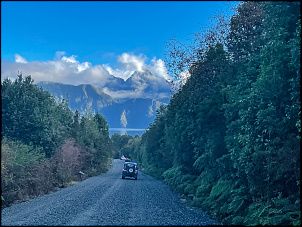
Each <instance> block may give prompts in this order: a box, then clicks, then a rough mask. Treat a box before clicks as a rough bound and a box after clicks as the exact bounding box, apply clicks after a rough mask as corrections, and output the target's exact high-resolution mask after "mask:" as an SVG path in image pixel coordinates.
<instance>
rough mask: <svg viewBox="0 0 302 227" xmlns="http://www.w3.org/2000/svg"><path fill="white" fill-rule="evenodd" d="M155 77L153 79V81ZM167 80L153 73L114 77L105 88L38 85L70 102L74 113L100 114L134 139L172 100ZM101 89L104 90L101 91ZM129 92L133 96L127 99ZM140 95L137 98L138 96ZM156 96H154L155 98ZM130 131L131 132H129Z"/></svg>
mask: <svg viewBox="0 0 302 227" xmlns="http://www.w3.org/2000/svg"><path fill="white" fill-rule="evenodd" d="M150 78H151V79H150ZM162 83H166V82H165V81H163V80H162V81H160V80H159V79H158V78H156V77H155V76H153V75H152V74H151V73H150V72H148V71H147V72H146V73H138V72H135V73H134V74H133V76H131V77H130V78H129V79H128V80H126V81H124V80H123V79H121V78H117V77H114V76H110V77H109V80H108V82H107V84H106V85H105V86H104V87H103V88H97V87H95V86H94V85H91V84H81V85H77V86H75V85H70V84H62V83H57V82H49V81H41V82H39V83H38V86H41V87H42V88H43V89H44V90H48V91H49V92H50V94H51V95H53V96H54V97H55V98H56V99H63V98H64V99H66V100H68V103H69V106H70V108H71V110H73V111H75V110H78V111H79V112H80V113H81V115H84V114H85V113H86V112H87V111H88V112H92V113H96V112H98V113H100V114H102V115H104V116H105V118H106V119H107V122H108V125H109V127H110V128H112V129H113V130H112V131H110V135H112V134H113V133H114V132H118V129H119V128H122V129H124V130H121V131H120V133H122V134H124V133H125V132H126V133H127V134H129V135H132V136H134V135H135V134H138V135H141V134H142V133H143V130H142V129H147V128H148V126H149V124H150V123H152V122H153V121H154V119H155V116H156V110H157V109H158V108H159V107H160V105H167V104H168V103H169V100H170V89H169V86H168V84H162ZM101 89H102V90H103V91H101ZM104 91H107V92H108V91H109V92H108V93H111V94H115V95H116V96H118V95H119V92H120V94H123V95H124V97H122V98H113V97H112V96H111V95H109V94H107V92H106V93H105V92H104ZM127 91H128V92H129V94H130V96H128V97H127ZM136 92H137V93H136ZM136 96H137V97H136ZM152 96H153V97H152ZM128 128H129V131H127V129H128Z"/></svg>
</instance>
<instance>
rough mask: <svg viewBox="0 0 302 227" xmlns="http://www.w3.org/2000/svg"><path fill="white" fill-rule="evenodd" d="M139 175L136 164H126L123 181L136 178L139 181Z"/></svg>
mask: <svg viewBox="0 0 302 227" xmlns="http://www.w3.org/2000/svg"><path fill="white" fill-rule="evenodd" d="M137 175H138V166H137V163H135V162H125V164H124V168H123V173H122V179H125V177H134V179H135V180H137Z"/></svg>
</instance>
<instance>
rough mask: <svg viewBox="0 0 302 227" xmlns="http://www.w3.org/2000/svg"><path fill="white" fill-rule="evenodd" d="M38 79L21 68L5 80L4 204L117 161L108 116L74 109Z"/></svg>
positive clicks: (3, 140) (43, 191)
mask: <svg viewBox="0 0 302 227" xmlns="http://www.w3.org/2000/svg"><path fill="white" fill-rule="evenodd" d="M33 82H34V81H33V79H32V78H31V76H26V77H25V78H23V77H22V74H20V75H18V78H17V79H16V80H15V81H11V80H10V79H8V78H6V79H4V80H3V82H2V83H1V105H2V119H1V122H2V124H1V126H2V131H1V200H2V201H1V202H2V207H6V206H9V205H11V204H12V203H15V202H19V201H24V200H27V199H29V198H33V197H36V196H39V195H43V194H45V193H48V192H51V191H54V190H56V189H57V188H60V187H66V186H68V185H70V184H72V183H73V182H75V181H78V180H81V179H85V178H86V177H89V176H94V175H97V174H100V173H102V172H105V171H106V170H108V168H109V166H110V164H111V161H112V155H113V145H112V142H111V140H110V138H109V126H108V124H107V121H106V119H105V118H104V117H103V116H102V115H100V114H98V113H96V114H91V113H89V112H87V114H86V115H85V116H80V114H79V112H78V111H75V113H73V112H72V111H71V110H70V108H69V106H68V102H67V101H66V100H64V99H63V100H61V101H58V100H56V99H55V98H54V97H53V96H51V95H50V93H49V92H48V91H44V90H43V89H42V88H41V87H39V86H38V85H36V84H34V83H33ZM80 171H81V172H82V173H84V175H80V174H78V173H79V172H80Z"/></svg>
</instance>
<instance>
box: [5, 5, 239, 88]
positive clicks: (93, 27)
mask: <svg viewBox="0 0 302 227" xmlns="http://www.w3.org/2000/svg"><path fill="white" fill-rule="evenodd" d="M228 3H229V2H226V1H222V2H219V1H130V2H129V1H88V2H87V1H66V2H64V1H40V2H39V1H38V2H36V1H1V62H2V67H1V77H7V76H8V77H12V78H13V76H15V75H16V74H17V71H22V72H23V74H31V75H32V76H33V78H34V79H36V80H38V81H39V80H43V79H48V80H54V81H56V80H57V81H58V82H64V83H65V82H66V83H67V82H69V83H83V82H87V81H88V82H89V81H92V82H95V81H99V80H101V79H102V78H103V77H104V78H105V77H106V76H104V75H105V74H106V71H107V72H108V73H109V74H113V73H114V74H116V75H115V76H119V77H121V78H124V79H126V78H127V77H129V75H130V71H131V70H132V71H133V70H134V69H136V68H137V67H141V66H142V65H149V66H148V67H149V68H148V69H150V70H151V71H152V70H153V73H155V74H158V75H159V74H160V72H162V73H165V72H164V71H165V69H164V68H165V65H164V62H163V61H164V58H165V56H164V51H165V42H167V41H168V40H169V39H170V38H172V37H173V36H175V37H176V38H177V39H178V40H179V41H180V42H182V43H184V44H188V43H190V42H191V41H192V40H193V38H194V34H195V33H197V32H198V31H199V29H200V28H202V27H203V26H206V25H207V24H208V23H209V22H210V18H212V17H213V15H214V14H215V13H218V12H221V11H226V10H229V8H228V7H227V4H228ZM235 3H236V2H231V4H235ZM61 61H62V62H63V63H62V62H61ZM44 66H45V68H43V67H44ZM66 67H67V68H68V69H67V70H69V72H66V75H65V74H64V73H65V72H63V71H62V70H64V69H66ZM2 68H3V69H2ZM71 69H73V70H75V71H76V72H77V73H79V75H78V76H77V77H76V78H73V77H72V73H74V72H75V71H70V70H71ZM88 70H90V72H89V73H90V74H89V75H88V74H87V73H86V74H85V73H84V72H86V71H87V72H88ZM127 70H128V71H129V70H130V71H129V72H126V71H127ZM53 71H55V72H56V73H57V74H58V73H59V74H60V76H58V75H51V76H49V75H48V74H49V73H51V72H53ZM132 71H131V72H132ZM108 73H107V74H108ZM97 74H103V76H100V77H99V78H97ZM107 74H106V75H107ZM84 78H86V79H84Z"/></svg>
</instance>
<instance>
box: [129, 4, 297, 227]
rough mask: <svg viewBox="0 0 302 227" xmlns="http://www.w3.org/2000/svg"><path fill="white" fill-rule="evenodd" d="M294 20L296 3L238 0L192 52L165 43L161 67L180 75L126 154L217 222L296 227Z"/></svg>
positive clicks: (295, 35)
mask: <svg viewBox="0 0 302 227" xmlns="http://www.w3.org/2000/svg"><path fill="white" fill-rule="evenodd" d="M300 16H301V13H300V2H242V3H241V4H240V5H239V7H238V8H237V9H236V13H235V14H234V15H233V16H232V17H231V18H230V21H227V22H225V21H224V20H220V22H219V23H220V24H218V25H217V27H218V28H219V29H218V30H212V31H210V32H209V34H206V35H200V33H198V34H196V35H197V36H198V38H199V39H198V40H197V43H198V44H200V45H199V46H198V45H197V46H195V47H194V48H195V49H194V48H191V47H189V48H187V49H186V48H184V46H182V47H180V46H177V45H176V43H175V39H173V40H172V42H173V43H171V45H169V46H170V47H172V49H171V50H169V51H170V52H169V57H170V59H169V61H168V63H167V65H168V67H169V68H170V70H171V71H172V72H179V73H180V72H181V71H182V70H183V69H187V70H189V72H190V77H189V78H188V79H186V80H183V81H180V82H179V83H181V85H179V86H176V87H177V88H179V89H178V92H176V93H174V94H173V97H172V98H171V101H170V103H169V104H168V106H167V107H166V108H162V109H161V111H159V113H158V115H157V117H156V119H155V121H154V123H153V124H151V125H150V126H149V129H148V130H147V131H146V132H145V133H144V134H143V135H142V137H141V139H140V141H139V143H137V144H136V145H135V146H133V147H132V148H131V149H130V147H129V146H128V148H129V152H131V153H132V154H134V150H135V154H136V157H139V159H140V161H141V163H142V166H144V167H145V168H146V170H147V171H148V173H154V174H155V173H156V172H155V170H156V169H160V168H162V169H160V172H157V175H158V173H163V174H162V178H163V180H164V181H165V182H166V183H167V184H168V185H169V186H171V187H172V188H174V189H175V190H176V191H178V192H180V193H182V194H185V195H190V197H192V198H193V201H192V204H193V205H195V206H198V207H201V208H202V209H204V210H206V211H208V212H209V213H210V214H211V215H212V217H214V218H216V219H218V220H220V221H222V222H223V223H224V224H235V225H298V224H300V223H301V215H300V212H301V209H300V200H299V198H300V140H301V135H300V133H301V101H300V78H301V72H300V68H301V66H300V56H301V54H300V51H301V37H300V35H301V19H300ZM221 19H222V18H221ZM221 29H224V30H221ZM222 31H223V32H224V35H222V36H221V34H222V33H221V32H222ZM177 48H179V49H177ZM186 51H187V52H186ZM194 51H195V52H194ZM174 76H175V75H174ZM175 77H176V78H178V79H181V76H179V75H176V76H175ZM173 83H174V84H175V82H173ZM173 83H172V84H173ZM159 167H160V168H159Z"/></svg>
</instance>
